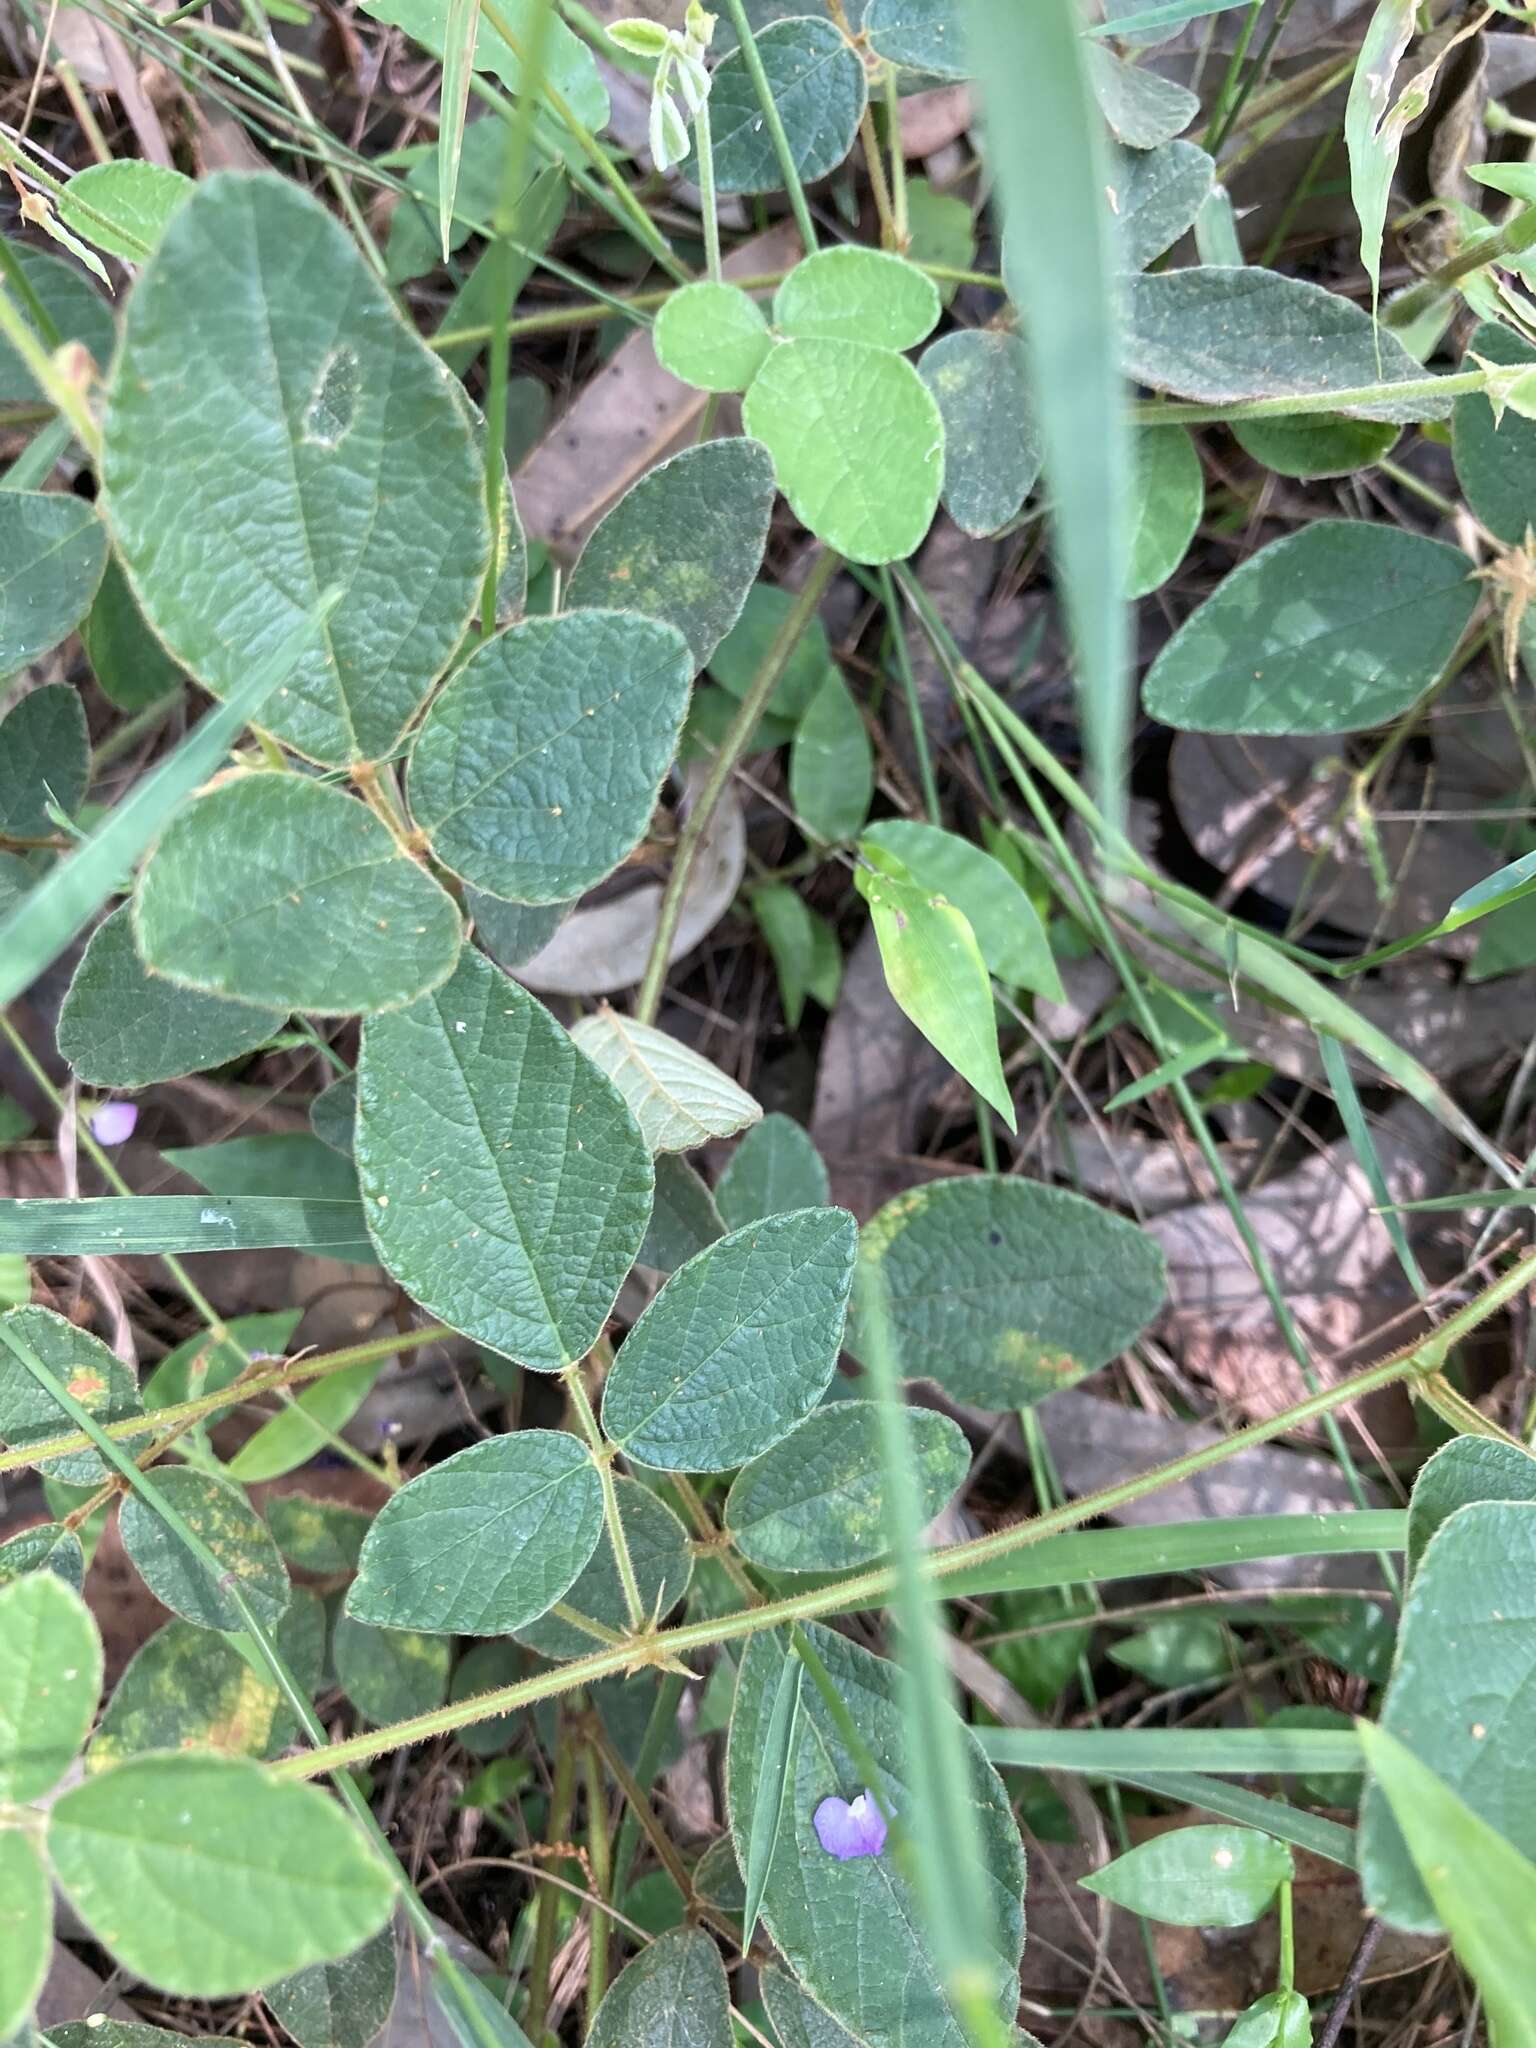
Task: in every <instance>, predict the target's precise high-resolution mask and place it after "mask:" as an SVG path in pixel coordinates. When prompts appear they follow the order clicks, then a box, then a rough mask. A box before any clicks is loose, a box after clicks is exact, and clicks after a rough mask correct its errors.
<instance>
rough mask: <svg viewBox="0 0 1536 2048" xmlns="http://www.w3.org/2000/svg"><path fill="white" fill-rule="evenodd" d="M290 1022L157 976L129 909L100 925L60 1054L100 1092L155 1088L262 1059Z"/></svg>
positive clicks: (69, 998) (71, 1001)
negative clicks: (260, 1050) (244, 1059)
mask: <svg viewBox="0 0 1536 2048" xmlns="http://www.w3.org/2000/svg"><path fill="white" fill-rule="evenodd" d="M286 1016H287V1011H286V1010H269V1009H263V1008H262V1007H261V1006H260V1005H259V1004H256V1003H235V1002H228V1001H225V1000H224V999H222V998H221V997H218V996H209V995H204V994H203V993H202V992H201V991H200V990H198V989H190V988H183V987H182V986H181V985H180V983H178V982H174V981H168V980H167V979H166V978H165V976H164V975H161V974H150V973H149V972H148V971H147V969H146V968H145V966H144V963H143V961H142V960H140V958H139V955H138V949H137V948H136V947H135V945H134V943H133V926H132V913H131V911H130V909H129V906H128V905H127V904H126V903H125V904H123V905H121V907H120V908H119V909H117V910H114V911H113V913H112V915H111V916H110V917H108V918H106V919H104V920H103V921H102V923H101V924H99V925H98V926H97V928H96V930H95V931H94V932H93V933H92V935H91V942H90V944H89V945H88V946H87V947H86V949H85V952H84V953H83V955H82V956H81V960H80V964H79V966H78V967H77V968H76V969H75V974H74V979H73V980H72V981H71V982H70V984H69V993H68V994H67V995H66V996H65V998H64V1005H63V1008H62V1009H61V1010H60V1011H59V1051H60V1052H61V1053H62V1054H63V1055H64V1057H65V1059H67V1060H68V1061H69V1064H70V1065H71V1066H72V1067H73V1068H74V1070H75V1075H76V1078H77V1079H78V1080H81V1081H85V1082H87V1083H88V1084H89V1085H90V1086H91V1087H93V1088H147V1087H148V1086H149V1085H150V1084H151V1082H154V1081H170V1080H174V1079H176V1078H178V1077H179V1076H180V1075H182V1074H201V1073H204V1072H206V1070H207V1069H208V1068H209V1067H221V1066H223V1065H224V1063H225V1061H226V1060H233V1059H238V1058H239V1057H240V1055H241V1054H242V1053H248V1052H254V1051H255V1050H256V1048H257V1046H259V1045H265V1044H266V1042H267V1040H268V1039H269V1038H271V1037H273V1036H274V1034H275V1033H276V1032H277V1031H278V1030H279V1029H280V1028H281V1026H282V1024H283V1021H284V1019H285V1017H286Z"/></svg>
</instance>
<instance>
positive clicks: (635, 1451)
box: [603, 1209, 858, 1472]
mask: <svg viewBox="0 0 1536 2048" xmlns="http://www.w3.org/2000/svg"><path fill="white" fill-rule="evenodd" d="M857 1239H858V1232H857V1230H856V1228H855V1225H854V1221H853V1218H852V1217H851V1216H850V1215H848V1214H847V1212H846V1211H845V1210H842V1209H800V1210H796V1211H794V1212H793V1213H792V1214H790V1215H788V1216H773V1217H770V1218H769V1219H768V1220H767V1221H766V1222H763V1223H756V1224H751V1225H749V1226H748V1227H747V1228H746V1229H745V1230H737V1231H733V1232H732V1233H731V1234H730V1236H728V1237H724V1238H722V1239H721V1240H720V1242H719V1243H718V1244H713V1245H711V1246H710V1247H709V1248H708V1250H707V1251H703V1252H700V1253H699V1255H698V1257H697V1258H695V1259H690V1260H689V1262H688V1264H687V1265H686V1266H684V1267H683V1268H682V1269H681V1270H680V1271H679V1272H677V1273H674V1274H673V1276H672V1278H671V1279H670V1280H669V1281H668V1282H667V1284H666V1286H665V1287H663V1288H662V1290H661V1292H660V1294H658V1295H657V1297H656V1299H655V1300H654V1301H653V1302H652V1303H651V1305H650V1307H649V1308H648V1309H646V1310H645V1312H644V1314H643V1315H642V1316H641V1317H640V1319H639V1320H638V1322H636V1324H635V1326H634V1328H633V1329H632V1330H631V1331H630V1333H629V1335H628V1336H627V1337H626V1338H625V1340H624V1343H623V1346H622V1347H621V1349H620V1351H619V1355H618V1357H617V1358H616V1359H615V1361H614V1364H613V1369H612V1370H611V1372H610V1373H609V1375H608V1382H607V1385H606V1387H605V1389H604V1392H603V1427H604V1428H605V1430H606V1431H607V1433H608V1435H609V1437H610V1438H611V1439H612V1440H613V1441H614V1442H615V1443H616V1444H617V1445H618V1446H619V1448H620V1449H621V1450H622V1451H623V1452H624V1453H625V1455H626V1456H627V1457H630V1458H632V1459H634V1460H636V1461H637V1462H638V1463H640V1464H642V1465H654V1466H658V1467H660V1469H661V1470H663V1471H669V1472H726V1471H729V1470H730V1469H731V1467H732V1466H735V1465H740V1464H742V1463H744V1462H745V1461H746V1460H747V1459H748V1458H753V1457H756V1456H758V1455H759V1454H760V1453H761V1452H763V1451H766V1450H768V1449H769V1448H770V1446H771V1445H773V1444H776V1443H777V1442H778V1441H779V1439H780V1438H781V1437H783V1436H787V1435H788V1433H789V1431H790V1430H791V1429H793V1428H794V1426H795V1424H796V1423H797V1422H798V1421H800V1419H801V1418H802V1417H803V1416H805V1415H807V1414H809V1412H810V1410H811V1409H812V1408H814V1407H815V1405H816V1403H817V1401H818V1400H820V1398H821V1396H822V1394H823V1393H824V1392H825V1391H826V1388H827V1385H828V1382H829V1381H830V1380H831V1378H832V1374H833V1371H834V1369H835V1367H836V1364H837V1353H838V1348H839V1346H840V1345H841V1343H842V1336H843V1322H844V1319H845V1317H846V1314H847V1309H848V1290H849V1288H850V1287H851V1285H852V1283H853V1260H854V1252H855V1249H856V1245H857Z"/></svg>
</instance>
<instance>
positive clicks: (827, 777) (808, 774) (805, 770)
mask: <svg viewBox="0 0 1536 2048" xmlns="http://www.w3.org/2000/svg"><path fill="white" fill-rule="evenodd" d="M874 791H875V757H874V750H873V749H872V748H871V746H870V743H869V731H868V728H867V727H866V726H865V724H864V719H863V717H862V715H861V713H860V711H859V707H858V705H857V704H856V703H855V702H854V699H853V694H852V692H851V691H850V690H849V688H848V685H847V684H846V683H845V682H844V681H843V678H842V672H841V670H839V669H835V668H833V669H829V670H828V671H827V677H826V681H825V682H824V683H823V684H822V686H821V688H820V689H819V690H818V691H817V692H816V695H815V696H814V697H813V698H812V699H811V701H810V704H809V706H808V707H807V709H806V713H805V716H804V718H802V719H801V721H800V723H799V725H798V726H797V727H796V729H795V737H794V743H793V745H792V746H791V748H790V753H789V800H790V802H791V803H792V804H793V806H794V810H795V816H796V817H797V818H798V819H799V820H800V821H801V823H802V824H804V825H806V826H808V827H809V829H810V831H811V833H812V835H813V836H814V837H815V838H817V839H819V840H822V841H823V842H825V843H826V844H827V845H829V846H831V845H837V844H838V843H839V842H840V841H843V840H847V839H852V838H853V836H854V835H855V833H857V831H858V829H859V827H860V826H861V825H862V824H863V823H864V820H865V819H866V818H867V817H868V816H869V805H870V799H871V798H872V797H873V795H874Z"/></svg>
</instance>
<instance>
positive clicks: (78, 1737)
mask: <svg viewBox="0 0 1536 2048" xmlns="http://www.w3.org/2000/svg"><path fill="white" fill-rule="evenodd" d="M101 1669H102V1662H101V1637H100V1635H99V1634H98V1632H97V1628H96V1623H95V1622H94V1620H93V1619H92V1618H91V1612H90V1609H89V1608H88V1607H87V1606H86V1604H85V1602H84V1601H83V1600H82V1599H81V1597H80V1595H79V1594H78V1593H77V1592H76V1591H75V1589H74V1588H73V1586H67V1585H65V1583H64V1581H63V1580H62V1579H61V1578H58V1577H57V1576H56V1575H55V1574H54V1573H53V1572H49V1571H40V1572H32V1573H30V1574H29V1575H28V1576H27V1577H26V1578H24V1579H12V1580H11V1581H10V1583H9V1584H7V1585H4V1586H0V1799H3V1800H4V1801H5V1803H6V1804H7V1805H8V1806H9V1805H24V1804H26V1803H27V1802H28V1801H30V1800H33V1799H40V1798H41V1797H42V1796H43V1794H44V1793H45V1792H51V1791H52V1790H53V1788H54V1786H55V1785H56V1784H57V1783H58V1782H59V1780H60V1778H62V1777H63V1775H64V1773H65V1772H66V1771H67V1770H68V1769H69V1767H70V1765H71V1764H72V1763H73V1762H74V1760H75V1756H76V1753H77V1752H78V1750H79V1748H80V1745H81V1743H82V1742H84V1740H85V1738H86V1735H87V1734H88V1733H89V1731H90V1726H91V1722H92V1720H93V1719H94V1717H95V1713H96V1700H97V1696H98V1695H99V1693H100V1691H101ZM3 1946H4V1944H0V1947H3Z"/></svg>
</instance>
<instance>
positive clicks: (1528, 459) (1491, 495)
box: [1451, 321, 1536, 547]
mask: <svg viewBox="0 0 1536 2048" xmlns="http://www.w3.org/2000/svg"><path fill="white" fill-rule="evenodd" d="M1467 354H1468V361H1469V364H1470V361H1471V358H1472V357H1474V356H1478V357H1481V358H1482V359H1483V360H1484V361H1485V362H1490V363H1499V364H1518V363H1530V364H1536V348H1532V346H1531V344H1530V343H1529V342H1528V341H1525V340H1522V338H1521V337H1520V336H1519V335H1518V334H1512V333H1511V332H1510V330H1509V329H1508V328H1507V327H1499V326H1496V325H1495V324H1494V323H1493V322H1491V321H1485V322H1484V324H1483V325H1482V326H1481V327H1479V328H1478V329H1477V332H1476V333H1475V334H1474V335H1473V336H1472V339H1471V341H1470V342H1469V343H1468V348H1467ZM1451 447H1452V451H1453V454H1454V456H1455V461H1456V481H1457V483H1458V484H1460V486H1461V493H1462V496H1463V497H1464V498H1465V499H1466V501H1467V503H1468V505H1469V506H1470V507H1471V508H1472V510H1473V512H1474V513H1476V515H1477V517H1478V518H1479V519H1480V520H1481V521H1482V522H1483V524H1484V526H1486V527H1487V528H1488V530H1489V532H1490V533H1494V534H1497V535H1498V537H1499V539H1500V540H1502V541H1504V542H1506V543H1507V544H1508V545H1509V546H1510V547H1519V546H1520V545H1521V544H1522V542H1523V541H1524V539H1525V536H1526V532H1527V530H1528V529H1529V528H1531V527H1536V483H1533V481H1532V478H1533V475H1536V421H1531V420H1526V419H1522V418H1521V417H1520V415H1519V414H1518V413H1517V412H1513V411H1510V410H1506V411H1505V414H1504V417H1503V418H1502V419H1496V418H1495V417H1494V411H1493V407H1492V406H1491V405H1490V404H1489V403H1488V397H1487V394H1486V393H1485V392H1482V391H1474V392H1469V393H1468V394H1467V396H1466V397H1464V398H1458V399H1457V401H1456V409H1455V411H1454V412H1453V413H1452V414H1451Z"/></svg>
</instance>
